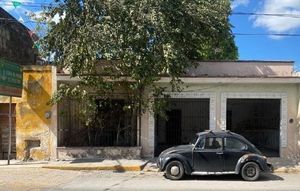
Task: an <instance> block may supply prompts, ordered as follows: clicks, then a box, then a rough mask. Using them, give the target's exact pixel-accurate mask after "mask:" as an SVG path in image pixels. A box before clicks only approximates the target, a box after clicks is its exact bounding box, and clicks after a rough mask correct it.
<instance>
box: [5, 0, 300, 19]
mask: <svg viewBox="0 0 300 191" xmlns="http://www.w3.org/2000/svg"><path fill="white" fill-rule="evenodd" d="M0 5H5V6H14V5H13V4H12V3H8V2H0ZM57 5H61V4H59V3H46V2H45V0H44V2H43V3H37V2H35V3H32V2H23V3H22V5H21V6H26V7H41V6H57ZM226 14H227V13H226ZM231 15H245V16H248V15H252V16H270V17H290V18H300V14H290V13H257V12H231Z"/></svg>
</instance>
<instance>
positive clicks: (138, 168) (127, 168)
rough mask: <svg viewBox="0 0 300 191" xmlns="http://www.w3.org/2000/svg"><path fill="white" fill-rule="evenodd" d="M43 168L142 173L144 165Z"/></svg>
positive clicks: (49, 167) (50, 167) (51, 167)
mask: <svg viewBox="0 0 300 191" xmlns="http://www.w3.org/2000/svg"><path fill="white" fill-rule="evenodd" d="M42 168H48V169H56V170H114V171H120V172H123V171H142V170H143V168H144V166H143V165H140V166H139V165H135V166H122V165H114V166H54V165H53V166H52V165H51V166H42Z"/></svg>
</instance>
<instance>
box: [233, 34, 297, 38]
mask: <svg viewBox="0 0 300 191" xmlns="http://www.w3.org/2000/svg"><path fill="white" fill-rule="evenodd" d="M233 35H235V36H280V37H300V34H296V33H294V34H288V33H233Z"/></svg>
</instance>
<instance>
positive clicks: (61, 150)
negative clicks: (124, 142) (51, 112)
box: [56, 147, 142, 160]
mask: <svg viewBox="0 0 300 191" xmlns="http://www.w3.org/2000/svg"><path fill="white" fill-rule="evenodd" d="M56 150H57V158H58V159H59V160H74V159H97V158H105V159H118V158H125V159H140V158H141V150H142V147H58V148H57V149H56Z"/></svg>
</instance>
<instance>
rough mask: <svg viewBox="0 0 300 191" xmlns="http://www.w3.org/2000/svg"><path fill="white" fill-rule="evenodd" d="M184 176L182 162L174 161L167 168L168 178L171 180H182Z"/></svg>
mask: <svg viewBox="0 0 300 191" xmlns="http://www.w3.org/2000/svg"><path fill="white" fill-rule="evenodd" d="M183 176H184V168H183V165H182V163H181V162H180V161H177V160H174V161H171V162H169V163H168V164H167V166H166V177H167V178H168V179H170V180H180V179H182V178H183Z"/></svg>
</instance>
